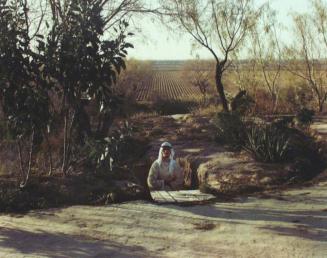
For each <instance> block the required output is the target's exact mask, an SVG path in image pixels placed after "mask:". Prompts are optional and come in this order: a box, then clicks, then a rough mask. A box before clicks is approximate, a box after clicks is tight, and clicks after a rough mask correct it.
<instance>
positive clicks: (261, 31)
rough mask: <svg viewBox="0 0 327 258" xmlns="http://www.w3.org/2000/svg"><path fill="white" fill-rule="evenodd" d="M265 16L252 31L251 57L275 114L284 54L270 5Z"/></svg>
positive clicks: (267, 6) (274, 15)
mask: <svg viewBox="0 0 327 258" xmlns="http://www.w3.org/2000/svg"><path fill="white" fill-rule="evenodd" d="M263 14H264V15H262V19H261V20H260V21H259V22H257V23H256V26H254V27H253V29H252V33H251V46H252V49H251V55H252V58H253V60H255V62H256V66H257V69H259V70H260V71H261V74H262V76H263V79H264V80H263V81H264V86H265V88H266V90H267V91H268V93H269V95H270V98H271V102H272V107H273V108H272V112H273V113H274V112H276V109H277V105H278V99H279V91H280V82H279V78H280V74H281V68H282V53H281V47H280V38H279V37H278V32H277V26H278V25H277V24H278V23H277V20H276V13H275V12H274V11H272V10H271V9H270V7H269V5H266V9H265V12H263Z"/></svg>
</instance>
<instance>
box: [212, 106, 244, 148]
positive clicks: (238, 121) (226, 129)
mask: <svg viewBox="0 0 327 258" xmlns="http://www.w3.org/2000/svg"><path fill="white" fill-rule="evenodd" d="M213 122H214V125H215V127H216V128H217V135H216V140H217V141H218V142H222V143H224V144H228V145H230V146H231V147H232V148H235V149H239V148H241V147H242V146H243V145H244V142H245V137H246V132H245V124H244V122H243V120H242V118H241V116H240V115H239V113H237V112H220V113H218V114H217V115H216V117H215V118H214V121H213Z"/></svg>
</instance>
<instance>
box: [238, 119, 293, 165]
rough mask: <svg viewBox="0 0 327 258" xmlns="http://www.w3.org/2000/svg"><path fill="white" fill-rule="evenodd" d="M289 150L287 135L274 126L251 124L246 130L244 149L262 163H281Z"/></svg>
mask: <svg viewBox="0 0 327 258" xmlns="http://www.w3.org/2000/svg"><path fill="white" fill-rule="evenodd" d="M289 148H290V137H289V135H288V134H287V133H286V132H285V131H283V130H281V129H279V128H278V127H276V126H275V125H274V124H259V125H258V124H254V123H253V124H252V126H249V128H247V130H246V143H245V145H244V149H245V150H246V151H248V152H249V153H250V154H251V155H253V157H254V158H255V159H256V160H258V161H262V162H283V161H285V160H286V159H287V154H288V150H289Z"/></svg>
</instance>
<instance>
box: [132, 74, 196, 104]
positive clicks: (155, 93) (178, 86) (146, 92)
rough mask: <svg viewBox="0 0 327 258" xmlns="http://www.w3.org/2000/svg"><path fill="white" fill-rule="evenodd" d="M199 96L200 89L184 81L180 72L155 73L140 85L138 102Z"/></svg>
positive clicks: (137, 96)
mask: <svg viewBox="0 0 327 258" xmlns="http://www.w3.org/2000/svg"><path fill="white" fill-rule="evenodd" d="M199 94H200V91H199V89H197V88H196V87H194V86H192V85H190V84H188V83H187V82H186V81H185V80H183V79H182V78H181V76H180V73H179V72H172V71H154V72H153V73H152V74H151V76H149V77H148V78H147V79H146V80H143V81H142V82H141V83H140V84H139V87H138V88H137V94H136V98H137V100H138V101H152V100H154V99H155V98H156V97H161V98H166V99H183V98H193V97H197V96H199Z"/></svg>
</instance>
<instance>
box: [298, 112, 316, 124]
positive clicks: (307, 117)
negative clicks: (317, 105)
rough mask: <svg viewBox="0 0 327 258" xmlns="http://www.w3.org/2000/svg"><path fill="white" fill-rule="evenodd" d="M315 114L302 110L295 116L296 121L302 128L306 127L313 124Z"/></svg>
mask: <svg viewBox="0 0 327 258" xmlns="http://www.w3.org/2000/svg"><path fill="white" fill-rule="evenodd" d="M314 114H315V112H314V111H313V110H311V109H307V108H302V109H300V110H299V111H298V112H297V114H296V120H297V122H298V124H299V125H300V126H302V127H308V126H309V125H310V124H312V122H313V116H314Z"/></svg>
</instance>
